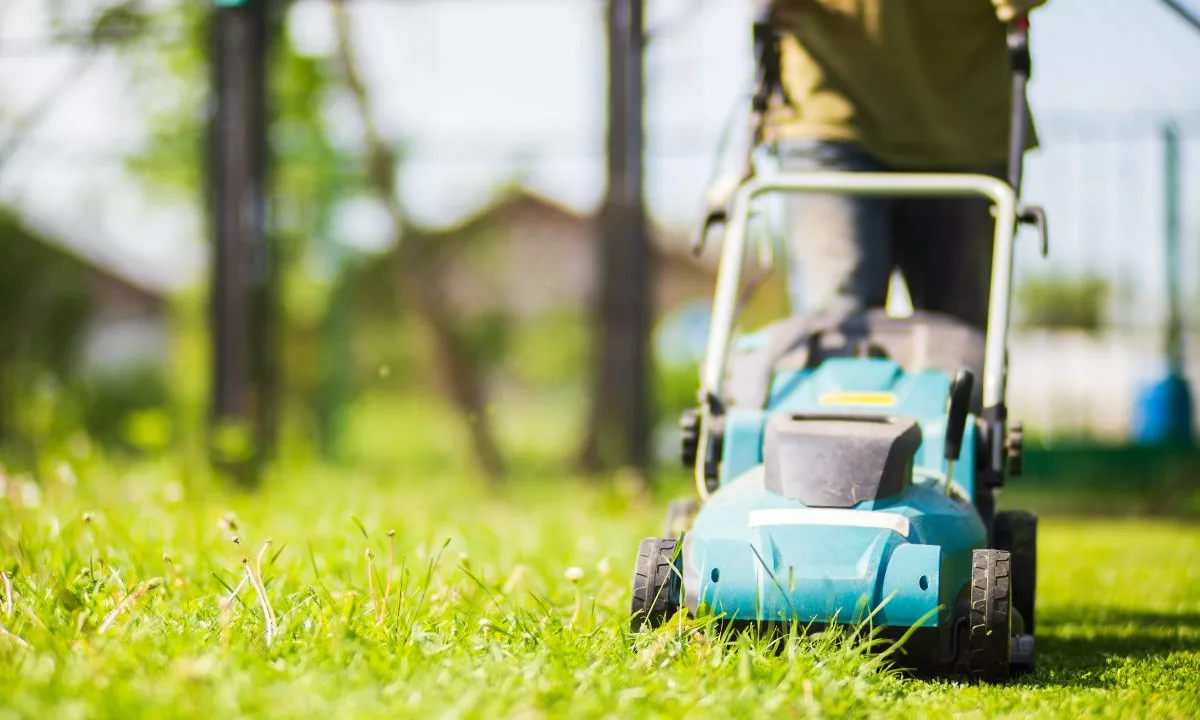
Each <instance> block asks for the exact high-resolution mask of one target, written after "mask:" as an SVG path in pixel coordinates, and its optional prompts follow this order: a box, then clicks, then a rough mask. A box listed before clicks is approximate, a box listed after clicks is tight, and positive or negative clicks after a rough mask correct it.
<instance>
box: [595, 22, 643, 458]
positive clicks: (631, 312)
mask: <svg viewBox="0 0 1200 720" xmlns="http://www.w3.org/2000/svg"><path fill="white" fill-rule="evenodd" d="M644 4H645V3H644V0H609V2H608V152H607V155H608V189H607V196H606V198H605V201H604V205H603V207H602V208H601V210H600V218H599V230H600V232H599V237H598V238H597V240H598V260H599V266H600V269H601V272H600V289H599V294H598V296H597V299H596V308H595V323H596V342H595V350H594V352H593V357H594V358H595V367H594V369H593V387H592V399H591V402H592V404H591V412H590V414H589V419H588V429H587V432H586V434H585V436H584V442H583V446H582V448H581V450H580V454H579V464H580V466H581V468H582V469H583V470H584V471H585V472H589V473H590V472H595V471H598V470H602V469H606V468H611V467H613V466H614V465H620V466H624V467H628V468H632V469H634V470H636V471H638V472H641V473H647V472H648V471H649V470H650V464H651V456H650V435H651V411H652V410H651V395H652V393H653V388H652V378H651V372H650V367H651V365H652V357H651V354H650V348H649V345H650V342H649V340H650V324H651V318H652V316H653V299H652V297H651V288H652V286H653V282H654V281H653V277H654V263H653V260H654V254H653V252H652V251H651V244H650V232H649V228H648V226H647V225H648V224H647V214H646V201H645V197H644V188H643V184H644V183H643V180H644V178H643V175H644V168H643V162H644V147H643V146H644V140H645V137H644V136H645V130H644V124H645V117H644V102H643V101H644V97H643V95H644V90H643V81H644V77H643V76H644V63H645V57H644V53H645V42H646V35H645V26H644V11H645V7H644Z"/></svg>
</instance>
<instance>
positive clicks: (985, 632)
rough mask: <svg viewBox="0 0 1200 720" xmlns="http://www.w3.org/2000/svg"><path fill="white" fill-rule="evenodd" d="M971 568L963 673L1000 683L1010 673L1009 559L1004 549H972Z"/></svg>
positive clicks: (978, 678)
mask: <svg viewBox="0 0 1200 720" xmlns="http://www.w3.org/2000/svg"><path fill="white" fill-rule="evenodd" d="M971 565H972V567H971V607H970V610H968V625H969V627H970V631H969V633H968V647H967V652H968V653H969V655H968V657H967V673H968V674H969V676H970V679H971V680H972V681H974V682H985V683H1002V682H1005V681H1006V680H1008V678H1009V673H1010V671H1011V666H1010V662H1011V657H1010V655H1011V649H1012V607H1011V602H1012V595H1011V594H1010V585H1011V580H1012V577H1011V575H1012V567H1011V566H1012V559H1011V556H1010V555H1009V553H1008V551H1007V550H976V551H975V552H974V554H973V556H972V563H971Z"/></svg>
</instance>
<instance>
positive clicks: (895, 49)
mask: <svg viewBox="0 0 1200 720" xmlns="http://www.w3.org/2000/svg"><path fill="white" fill-rule="evenodd" d="M774 5H775V9H776V16H777V17H778V18H779V21H780V27H781V30H782V34H783V41H782V47H781V55H782V72H783V85H784V89H785V91H786V94H787V96H788V102H786V103H777V104H776V106H775V107H774V108H773V109H772V111H771V113H770V116H769V118H768V139H769V140H776V139H777V140H785V139H824V140H845V141H851V142H855V143H857V144H859V145H860V146H861V147H863V149H865V150H866V151H867V152H869V153H871V154H872V155H874V156H876V157H877V158H878V159H880V160H881V161H883V162H885V163H888V164H890V165H893V166H895V167H898V168H901V169H914V170H916V169H955V168H965V167H975V166H982V165H991V164H1003V163H1004V162H1005V161H1006V159H1007V156H1008V143H1009V133H1008V131H1009V123H1010V112H1011V107H1012V105H1011V103H1012V69H1011V66H1010V62H1009V57H1008V51H1007V44H1006V41H1005V32H1006V31H1005V27H1004V25H1003V23H1001V22H1000V21H999V20H998V19H997V18H996V12H995V9H994V7H993V5H992V3H991V2H990V0H775V2H774ZM1028 127H1029V130H1030V132H1029V142H1028V146H1027V147H1028V148H1033V147H1036V146H1037V137H1036V131H1035V130H1034V128H1033V123H1032V119H1031V118H1030V119H1029V120H1028Z"/></svg>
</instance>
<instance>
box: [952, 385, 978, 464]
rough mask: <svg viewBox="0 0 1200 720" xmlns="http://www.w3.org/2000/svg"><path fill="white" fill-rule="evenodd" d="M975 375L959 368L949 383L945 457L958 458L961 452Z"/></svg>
mask: <svg viewBox="0 0 1200 720" xmlns="http://www.w3.org/2000/svg"><path fill="white" fill-rule="evenodd" d="M974 385H975V376H974V375H972V374H971V371H970V370H965V369H964V370H959V371H958V374H957V375H955V376H954V382H952V383H951V384H950V413H949V417H948V418H946V459H947V460H958V456H959V454H961V453H962V441H963V432H964V431H965V430H966V427H967V412H968V411H969V410H970V409H971V390H972V388H973V386H974Z"/></svg>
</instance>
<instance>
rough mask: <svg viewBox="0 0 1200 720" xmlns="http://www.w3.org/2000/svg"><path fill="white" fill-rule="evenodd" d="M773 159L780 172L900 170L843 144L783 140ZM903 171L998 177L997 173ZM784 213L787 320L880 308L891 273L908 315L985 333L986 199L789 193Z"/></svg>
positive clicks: (989, 231)
mask: <svg viewBox="0 0 1200 720" xmlns="http://www.w3.org/2000/svg"><path fill="white" fill-rule="evenodd" d="M777 151H778V158H779V164H780V167H781V169H782V170H784V171H792V172H795V171H812V170H845V171H856V172H896V171H899V170H901V169H900V168H894V167H888V166H886V165H885V164H884V163H882V162H880V161H879V160H877V159H876V158H874V157H872V156H871V155H869V154H868V153H866V152H864V151H863V150H862V149H860V148H858V147H857V146H855V145H852V144H848V143H841V142H826V141H790V142H782V143H780V145H779V147H778V148H777ZM904 170H909V171H917V172H921V171H937V172H975V173H982V174H986V175H991V176H993V177H997V178H1003V177H1004V176H1005V168H1004V167H1003V166H999V167H986V168H960V169H956V170H946V169H940V168H916V169H910V168H904ZM784 212H785V214H786V218H787V229H788V235H789V238H788V246H789V261H790V262H789V265H790V267H789V286H790V288H789V289H790V293H791V296H792V303H793V312H794V313H796V314H800V315H818V314H819V315H822V316H827V317H829V318H830V319H832V320H834V321H839V320H841V319H844V318H845V317H847V316H849V315H851V314H853V313H855V312H858V311H862V310H871V309H876V308H882V307H884V305H885V303H886V301H887V292H888V282H889V280H890V278H891V275H892V271H893V269H899V271H900V273H901V275H902V276H903V277H904V281H905V284H906V285H907V286H908V292H909V295H910V297H911V298H912V304H913V308H914V309H915V310H928V311H933V312H940V313H945V314H948V315H952V316H955V317H957V318H960V319H961V320H964V321H966V322H968V323H970V324H972V325H974V326H975V327H977V328H979V329H980V330H981V331H982V330H985V329H986V327H987V315H988V294H989V289H990V287H991V270H992V244H993V239H994V233H995V219H994V218H993V216H992V213H991V208H990V204H989V202H988V201H987V200H983V199H979V200H977V199H974V198H970V199H963V198H908V197H897V198H880V197H855V196H849V195H822V194H791V195H788V196H787V198H786V200H785V208H784Z"/></svg>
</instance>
